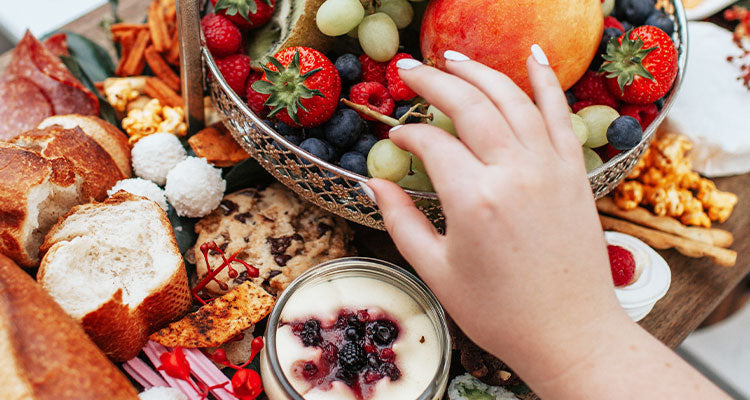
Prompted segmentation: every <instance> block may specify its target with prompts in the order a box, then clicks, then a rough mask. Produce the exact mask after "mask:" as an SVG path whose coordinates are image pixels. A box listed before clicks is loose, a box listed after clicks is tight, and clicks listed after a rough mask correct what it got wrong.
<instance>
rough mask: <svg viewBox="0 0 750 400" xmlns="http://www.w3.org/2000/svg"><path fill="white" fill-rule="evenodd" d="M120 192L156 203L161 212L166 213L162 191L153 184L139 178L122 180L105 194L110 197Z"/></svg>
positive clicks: (165, 202) (165, 203) (165, 200)
mask: <svg viewBox="0 0 750 400" xmlns="http://www.w3.org/2000/svg"><path fill="white" fill-rule="evenodd" d="M120 190H124V191H126V192H128V193H132V194H134V195H136V196H143V197H145V198H147V199H149V200H151V201H154V202H156V204H158V205H159V207H161V208H162V210H164V211H167V208H168V206H167V198H166V196H164V190H162V189H161V188H160V187H159V186H157V185H156V184H155V183H154V182H151V181H149V180H146V179H141V178H131V179H123V180H120V181H117V183H115V185H114V186H112V189H109V190H107V194H108V195H109V196H112V195H113V194H115V193H117V192H118V191H120Z"/></svg>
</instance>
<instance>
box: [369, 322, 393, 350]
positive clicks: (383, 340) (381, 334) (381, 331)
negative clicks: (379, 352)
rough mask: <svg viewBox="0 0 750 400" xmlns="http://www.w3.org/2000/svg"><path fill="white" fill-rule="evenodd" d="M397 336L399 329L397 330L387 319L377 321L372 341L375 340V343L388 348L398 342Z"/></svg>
mask: <svg viewBox="0 0 750 400" xmlns="http://www.w3.org/2000/svg"><path fill="white" fill-rule="evenodd" d="M397 336H398V328H396V325H394V324H393V322H391V321H388V320H386V319H379V320H377V321H375V325H374V326H373V334H372V340H374V341H375V343H377V344H380V345H383V346H388V345H390V344H391V343H393V341H394V340H396V337H397Z"/></svg>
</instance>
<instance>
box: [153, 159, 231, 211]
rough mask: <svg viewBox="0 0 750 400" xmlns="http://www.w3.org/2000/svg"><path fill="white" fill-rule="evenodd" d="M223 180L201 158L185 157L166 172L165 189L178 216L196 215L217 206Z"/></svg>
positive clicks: (222, 190) (217, 170)
mask: <svg viewBox="0 0 750 400" xmlns="http://www.w3.org/2000/svg"><path fill="white" fill-rule="evenodd" d="M226 188H227V181H225V180H224V179H222V177H221V170H220V169H218V168H214V167H213V166H212V165H211V164H209V163H208V162H207V161H206V160H205V159H203V158H198V157H188V158H186V159H185V160H183V161H181V162H180V163H179V164H177V165H176V166H175V167H174V168H172V170H171V171H169V174H167V186H166V187H165V192H166V195H167V199H169V203H170V204H172V206H173V207H174V209H175V211H177V215H179V216H181V217H191V218H200V217H203V216H206V215H207V214H208V213H210V212H211V211H213V210H214V209H215V208H216V207H218V206H219V203H220V202H221V199H222V197H224V190H226Z"/></svg>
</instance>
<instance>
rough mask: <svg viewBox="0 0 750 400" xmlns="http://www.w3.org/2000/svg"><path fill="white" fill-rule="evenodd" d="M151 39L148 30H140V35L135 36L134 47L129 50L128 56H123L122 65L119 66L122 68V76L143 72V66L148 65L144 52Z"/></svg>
mask: <svg viewBox="0 0 750 400" xmlns="http://www.w3.org/2000/svg"><path fill="white" fill-rule="evenodd" d="M150 40H151V39H150V37H149V33H148V31H147V30H141V31H139V32H138V35H137V36H136V37H135V42H133V47H132V49H130V51H128V52H127V57H125V56H123V57H122V59H121V60H120V62H121V63H122V67H121V68H119V67H118V69H119V70H120V71H119V75H120V76H133V75H140V74H141V72H143V68H144V67H145V66H146V59H145V58H144V56H143V53H145V51H146V47H148V43H149V41H150ZM124 47H125V46H124V45H123V48H124Z"/></svg>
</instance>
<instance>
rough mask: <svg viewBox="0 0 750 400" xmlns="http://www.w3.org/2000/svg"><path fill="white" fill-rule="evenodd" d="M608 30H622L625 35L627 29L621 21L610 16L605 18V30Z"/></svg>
mask: <svg viewBox="0 0 750 400" xmlns="http://www.w3.org/2000/svg"><path fill="white" fill-rule="evenodd" d="M607 28H617V29H619V30H620V32H622V33H625V27H623V26H622V24H621V23H620V21H618V20H617V18H615V17H612V16H609V17H604V29H607Z"/></svg>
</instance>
